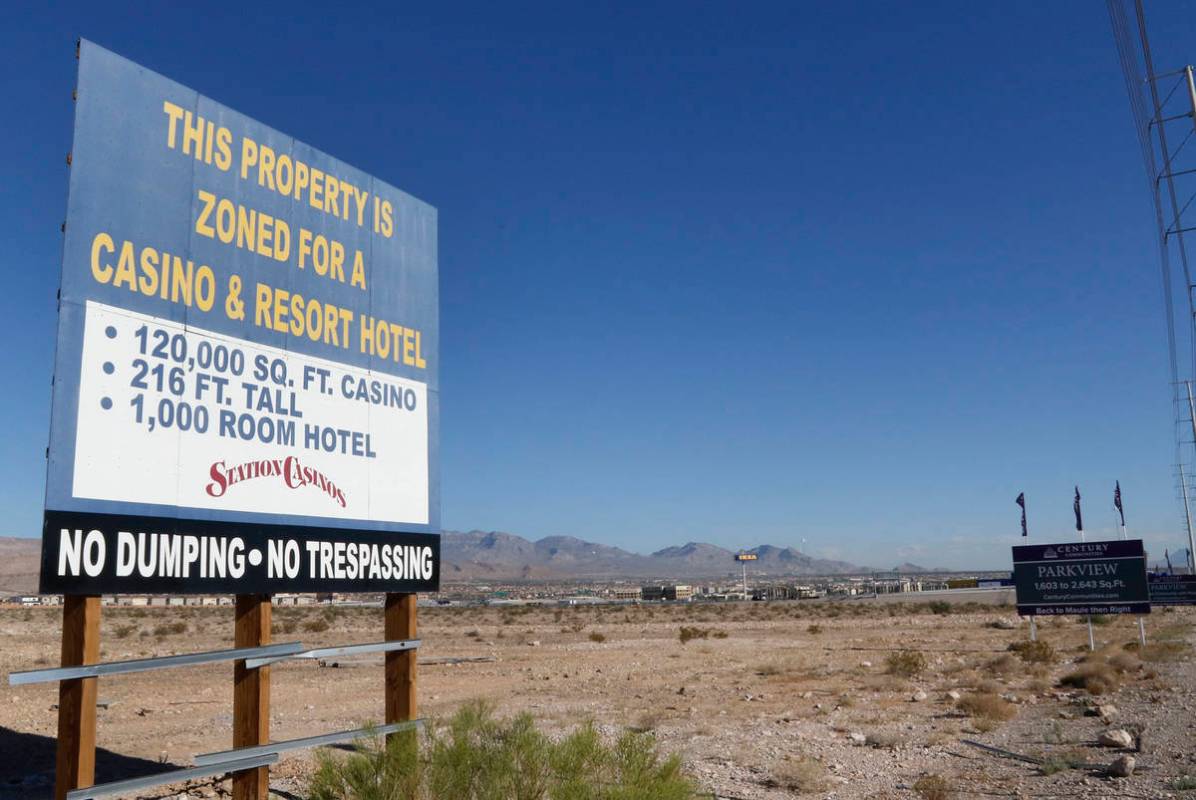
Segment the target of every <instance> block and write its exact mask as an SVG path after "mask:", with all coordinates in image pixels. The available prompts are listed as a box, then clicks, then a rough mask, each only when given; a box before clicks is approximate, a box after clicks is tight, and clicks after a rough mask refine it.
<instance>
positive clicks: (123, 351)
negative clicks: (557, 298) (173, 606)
mask: <svg viewBox="0 0 1196 800" xmlns="http://www.w3.org/2000/svg"><path fill="white" fill-rule="evenodd" d="M436 226H437V217H436V211H435V209H433V208H432V207H430V206H428V205H427V204H425V203H423V202H421V201H419V200H417V199H415V198H413V197H411V196H410V195H407V194H405V193H403V192H401V191H399V190H398V189H395V188H394V187H392V186H390V185H389V184H386V183H384V182H383V181H380V180H378V179H377V178H374V177H372V176H370V175H367V174H365V173H363V172H361V171H360V170H357V169H355V168H353V167H351V166H349V165H347V164H345V163H343V162H341V161H338V160H336V159H334V158H332V157H330V156H328V155H326V154H324V153H321V152H320V151H318V150H316V149H314V148H312V147H310V146H309V145H306V144H303V143H302V142H299V141H297V140H295V139H293V138H291V137H289V136H287V135H285V134H282V133H280V132H278V131H276V130H273V129H272V128H269V127H267V126H266V125H263V124H262V123H260V122H257V121H256V120H253V119H251V118H249V117H246V116H244V115H242V114H239V113H237V112H236V111H233V110H231V109H229V108H226V107H224V106H222V105H220V104H218V103H216V102H215V101H213V100H210V99H208V98H206V97H203V96H202V95H199V94H198V93H196V92H195V91H193V90H191V89H188V88H186V87H184V86H181V85H179V84H177V83H175V82H173V81H170V80H168V79H166V78H164V77H162V76H160V75H157V74H155V73H153V72H151V71H149V70H147V69H145V68H143V67H140V66H138V65H136V64H134V63H132V62H130V61H128V60H126V59H124V58H121V57H120V56H117V55H115V54H113V53H110V52H108V51H107V50H104V49H103V48H101V47H98V46H96V45H94V44H92V43H90V42H87V41H83V42H81V44H80V49H79V78H78V88H77V105H76V109H75V133H74V147H73V150H72V166H71V173H70V198H69V202H68V209H67V222H66V230H65V237H66V238H65V242H64V248H63V265H62V281H61V291H60V303H59V328H58V348H57V355H56V361H55V370H54V371H55V380H54V400H53V414H52V421H51V435H50V451H49V464H48V471H47V482H46V523H45V526H44V527H45V529H44V531H43V564H42V576H41V577H42V590H43V591H50V592H68V593H69V592H78V591H87V592H88V593H94V592H96V591H104V592H109V591H139V590H145V587H148V586H154V587H156V588H155V589H154V590H155V591H160V590H163V587H166V588H169V590H170V591H192V592H204V591H213V590H214V587H219V588H220V590H229V589H230V587H231V588H233V589H235V590H236V591H240V592H254V591H289V590H314V589H318V588H324V587H329V586H333V585H335V586H336V588H337V589H338V590H340V591H352V590H353V589H354V588H361V589H362V590H366V589H367V588H368V590H370V591H376V590H380V589H381V590H393V591H412V590H416V589H428V588H433V587H434V586H435V585H436V580H437V577H436V576H438V573H439V569H438V564H436V563H434V562H435V561H436V560H437V559H438V556H439V548H438V542H437V541H436V537H435V536H431V535H430V534H434V533H435V532H436V531H438V530H439V525H440V519H439V484H438V463H437V462H438V446H437V442H438V429H439V391H440V387H439V380H438V374H439V363H438V361H439V306H438V302H439V301H438V276H437V250H436V248H437V238H436V237H437V232H436ZM287 531H293V532H294V533H293V534H288V533H287ZM313 531H320V532H322V533H321V534H320V536H319V537H315V536H314V535H313V533H312V532H313ZM372 539H377V540H378V545H379V546H378V547H367V546H365V544H363V543H368V542H370V541H371V540H372ZM400 543H401V544H402V545H403V547H408V546H409V547H414V548H416V550H414V551H410V552H409V551H408V550H406V549H403V550H401V552H403V553H404V555H403V556H402V559H403V562H402V569H399V568H397V567H396V565H395V564H394V563H387V562H386V558H393V557H394V553H397V552H400V548H399V546H398V545H399V544H400ZM382 544H388V545H390V546H389V547H388V548H387V551H388V553H389V555H387V556H385V557H384V556H383V551H382V549H381V545H382ZM419 548H427V550H426V551H425V550H422V549H419ZM350 551H351V553H350ZM413 552H414V553H416V555H415V556H413V555H411V553H413ZM234 554H239V555H234ZM433 556H434V557H433ZM238 559H239V560H238ZM412 559H414V560H412ZM234 561H236V563H234ZM416 562H418V563H419V565H420V567H419V569H418V570H414V569H412V568H411V565H412V564H415V563H416ZM233 572H236V573H237V575H236V580H230V579H229V577H228V576H229V575H230V574H233ZM350 573H352V575H354V576H356V577H354V578H349V577H348V576H349V575H350ZM211 575H216V576H218V577H217V578H210V577H209V576H211ZM383 575H386V576H392V575H395V576H398V575H401V577H395V578H393V581H395V582H390V581H391V580H392V579H390V578H384V577H383ZM400 582H401V583H400ZM84 584H86V587H84Z"/></svg>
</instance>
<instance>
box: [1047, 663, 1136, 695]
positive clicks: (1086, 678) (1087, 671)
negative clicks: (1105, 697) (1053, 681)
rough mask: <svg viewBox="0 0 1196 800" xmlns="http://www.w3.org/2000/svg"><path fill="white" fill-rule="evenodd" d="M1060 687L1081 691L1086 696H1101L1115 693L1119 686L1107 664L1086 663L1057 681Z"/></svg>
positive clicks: (1113, 672)
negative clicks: (1083, 691)
mask: <svg viewBox="0 0 1196 800" xmlns="http://www.w3.org/2000/svg"><path fill="white" fill-rule="evenodd" d="M1059 684H1060V685H1061V686H1068V687H1071V688H1073V689H1083V690H1085V691H1086V692H1088V694H1093V695H1101V694H1109V693H1110V692H1115V691H1117V688H1118V687H1119V686H1121V681H1120V679H1119V678H1118V675H1117V671H1116V670H1114V669H1113V668H1112V667H1110V666H1109V665H1108V664H1104V663H1100V662H1095V661H1093V662H1087V663H1084V664H1081V665H1080V666H1079V667H1077V668H1076V669H1074V670H1072V671H1071V672H1069V673H1067V674H1066V675H1064V676H1063V677H1062V678H1060V679H1059Z"/></svg>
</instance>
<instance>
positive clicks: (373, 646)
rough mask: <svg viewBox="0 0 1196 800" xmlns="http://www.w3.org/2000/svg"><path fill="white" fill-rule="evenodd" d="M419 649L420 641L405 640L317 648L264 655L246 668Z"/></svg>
mask: <svg viewBox="0 0 1196 800" xmlns="http://www.w3.org/2000/svg"><path fill="white" fill-rule="evenodd" d="M418 648H419V639H403V640H400V641H397V642H370V643H368V644H345V645H340V646H337V647H317V648H314V649H312V650H304V651H303V652H292V653H286V654H282V655H269V654H265V653H263V654H262V656H261V657H259V658H247V659H245V666H246V668H248V669H256V668H257V667H264V666H267V665H268V664H276V663H278V662H279V661H290V660H291V659H297V658H302V659H314V658H325V657H326V656H353V655H360V654H362V653H392V652H400V651H403V650H415V649H418Z"/></svg>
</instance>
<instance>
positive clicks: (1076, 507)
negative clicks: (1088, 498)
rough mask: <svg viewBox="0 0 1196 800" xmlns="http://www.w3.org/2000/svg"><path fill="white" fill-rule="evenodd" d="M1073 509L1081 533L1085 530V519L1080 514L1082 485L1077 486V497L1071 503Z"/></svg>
mask: <svg viewBox="0 0 1196 800" xmlns="http://www.w3.org/2000/svg"><path fill="white" fill-rule="evenodd" d="M1071 507H1072V510H1073V511H1075V512H1076V530H1077V531H1080V532H1081V533H1083V532H1084V519H1083V518H1082V517H1081V516H1080V487H1079V486H1077V487H1076V499H1075V500H1073V501H1072V503H1071Z"/></svg>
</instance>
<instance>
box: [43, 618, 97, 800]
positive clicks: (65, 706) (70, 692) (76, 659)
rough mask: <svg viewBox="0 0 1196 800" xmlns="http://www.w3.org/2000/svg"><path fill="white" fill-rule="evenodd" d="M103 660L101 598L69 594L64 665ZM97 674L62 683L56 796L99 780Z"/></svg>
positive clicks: (64, 622)
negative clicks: (97, 772) (97, 771)
mask: <svg viewBox="0 0 1196 800" xmlns="http://www.w3.org/2000/svg"><path fill="white" fill-rule="evenodd" d="M99 660H100V598H99V597H97V596H95V595H68V596H67V597H66V598H65V600H64V602H63V604H62V666H64V667H73V666H79V665H82V664H95V663H98V662H99ZM95 768H96V678H74V679H72V680H69V681H62V682H61V683H59V684H58V757H57V766H56V772H57V774H58V781H57V783H56V784H55V787H54V798H55V800H66V795H67V792H69V791H71V790H72V789H81V788H84V787H86V786H91V785H92V784H94V783H95V772H96V769H95Z"/></svg>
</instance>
